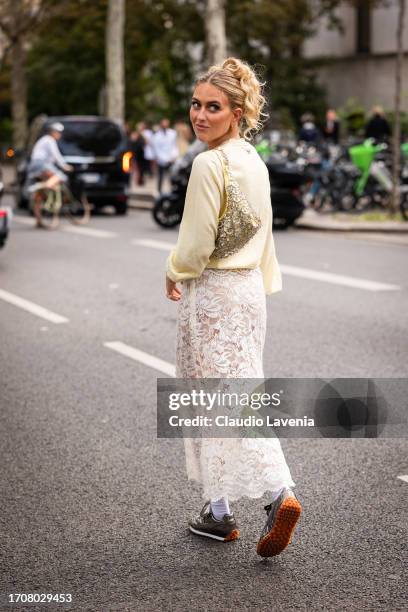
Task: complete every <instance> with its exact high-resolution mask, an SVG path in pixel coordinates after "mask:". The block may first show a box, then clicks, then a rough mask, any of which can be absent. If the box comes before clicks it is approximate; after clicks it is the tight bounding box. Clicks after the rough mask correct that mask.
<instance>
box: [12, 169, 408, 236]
mask: <svg viewBox="0 0 408 612" xmlns="http://www.w3.org/2000/svg"><path fill="white" fill-rule="evenodd" d="M13 174H14V173H13V171H12V167H10V166H9V165H6V164H5V165H4V166H3V180H4V183H5V193H10V194H12V193H13V191H14V190H13V186H12V184H11V183H12V181H13V179H14V176H13ZM156 185H157V179H156V177H153V178H152V177H147V178H146V183H145V185H143V186H140V187H139V186H137V185H131V186H130V187H129V207H130V208H133V209H136V210H151V209H152V208H153V203H154V200H155V198H156V197H157V196H158V191H157V186H156ZM169 188H170V183H169V180H168V178H167V177H166V179H165V181H164V184H163V193H165V192H166V191H168V190H169ZM294 227H299V228H301V229H308V230H319V231H331V232H377V233H387V234H388V233H403V234H408V222H406V223H404V222H399V221H360V220H358V219H356V218H355V217H354V220H353V216H352V215H350V214H349V213H333V214H319V213H317V212H316V211H315V210H311V209H309V208H306V210H305V211H304V213H303V215H302V216H301V217H300V218H299V219H298V220H297V221H296V222H295V225H294Z"/></svg>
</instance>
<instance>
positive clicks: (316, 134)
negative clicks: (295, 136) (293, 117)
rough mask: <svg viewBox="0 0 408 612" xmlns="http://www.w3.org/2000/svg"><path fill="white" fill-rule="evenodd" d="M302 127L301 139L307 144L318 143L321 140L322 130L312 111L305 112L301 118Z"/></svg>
mask: <svg viewBox="0 0 408 612" xmlns="http://www.w3.org/2000/svg"><path fill="white" fill-rule="evenodd" d="M300 121H301V123H302V127H301V129H300V132H299V140H301V141H303V142H306V143H307V144H317V143H318V142H319V140H320V131H319V130H318V128H317V127H316V125H315V118H314V115H312V113H304V114H303V115H302V117H301V118H300Z"/></svg>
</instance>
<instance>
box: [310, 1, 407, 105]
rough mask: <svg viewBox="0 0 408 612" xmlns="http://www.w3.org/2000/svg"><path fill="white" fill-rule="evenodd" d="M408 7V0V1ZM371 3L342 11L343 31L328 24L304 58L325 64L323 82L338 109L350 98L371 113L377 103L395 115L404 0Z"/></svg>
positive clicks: (345, 6) (347, 4)
mask: <svg viewBox="0 0 408 612" xmlns="http://www.w3.org/2000/svg"><path fill="white" fill-rule="evenodd" d="M405 2H406V3H408V0H405ZM372 4H373V3H372V2H370V0H367V1H364V0H362V1H360V2H358V3H357V2H356V3H354V6H353V4H352V3H351V2H344V3H343V4H342V5H341V6H340V7H339V9H338V10H337V16H338V17H339V18H340V20H341V22H342V23H343V31H342V32H339V31H337V30H332V29H329V27H328V22H327V21H326V20H324V19H322V20H321V21H320V23H319V26H318V29H317V32H316V34H315V36H314V37H313V38H310V39H309V40H307V42H306V43H305V45H304V49H303V53H304V56H305V57H307V58H313V59H319V60H322V62H323V65H322V67H321V68H320V69H319V78H320V81H321V82H322V84H323V85H325V87H326V88H327V91H328V101H329V104H330V105H331V106H333V107H336V108H338V107H340V106H343V105H344V104H345V103H346V102H347V100H348V99H350V98H354V99H356V100H358V101H359V102H360V103H361V104H363V106H364V107H365V108H366V109H367V110H368V109H369V108H371V107H372V106H373V105H375V104H380V105H381V106H383V107H384V108H385V109H388V110H391V109H392V108H393V105H394V95H395V62H396V48H397V22H398V0H388V1H386V2H383V3H382V5H378V6H377V7H375V8H374V7H373V6H372ZM403 48H404V60H403V85H402V100H401V102H402V108H403V110H405V111H408V6H406V18H405V27H404V31H403Z"/></svg>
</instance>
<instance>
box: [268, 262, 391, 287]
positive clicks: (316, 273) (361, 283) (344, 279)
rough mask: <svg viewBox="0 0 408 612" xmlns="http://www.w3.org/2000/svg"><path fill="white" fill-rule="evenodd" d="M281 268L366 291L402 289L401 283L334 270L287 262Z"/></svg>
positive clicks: (312, 278) (302, 276)
mask: <svg viewBox="0 0 408 612" xmlns="http://www.w3.org/2000/svg"><path fill="white" fill-rule="evenodd" d="M280 268H281V270H282V272H283V273H284V274H288V275H291V276H297V277H299V278H308V279H311V280H317V281H322V282H324V283H331V284H333V285H343V286H345V287H353V288H355V289H364V290H365V291H399V290H400V289H401V287H400V286H399V285H391V284H388V283H379V282H377V281H371V280H366V279H364V278H357V277H355V276H344V275H343V274H333V273H332V272H321V271H320V270H312V269H310V268H299V267H297V266H288V265H286V264H281V266H280Z"/></svg>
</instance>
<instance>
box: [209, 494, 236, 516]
mask: <svg viewBox="0 0 408 612" xmlns="http://www.w3.org/2000/svg"><path fill="white" fill-rule="evenodd" d="M210 506H211V512H212V515H213V517H214V518H215V520H217V521H222V519H223V518H224V514H231V511H230V507H229V503H228V497H220V499H212V500H211V501H210Z"/></svg>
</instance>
